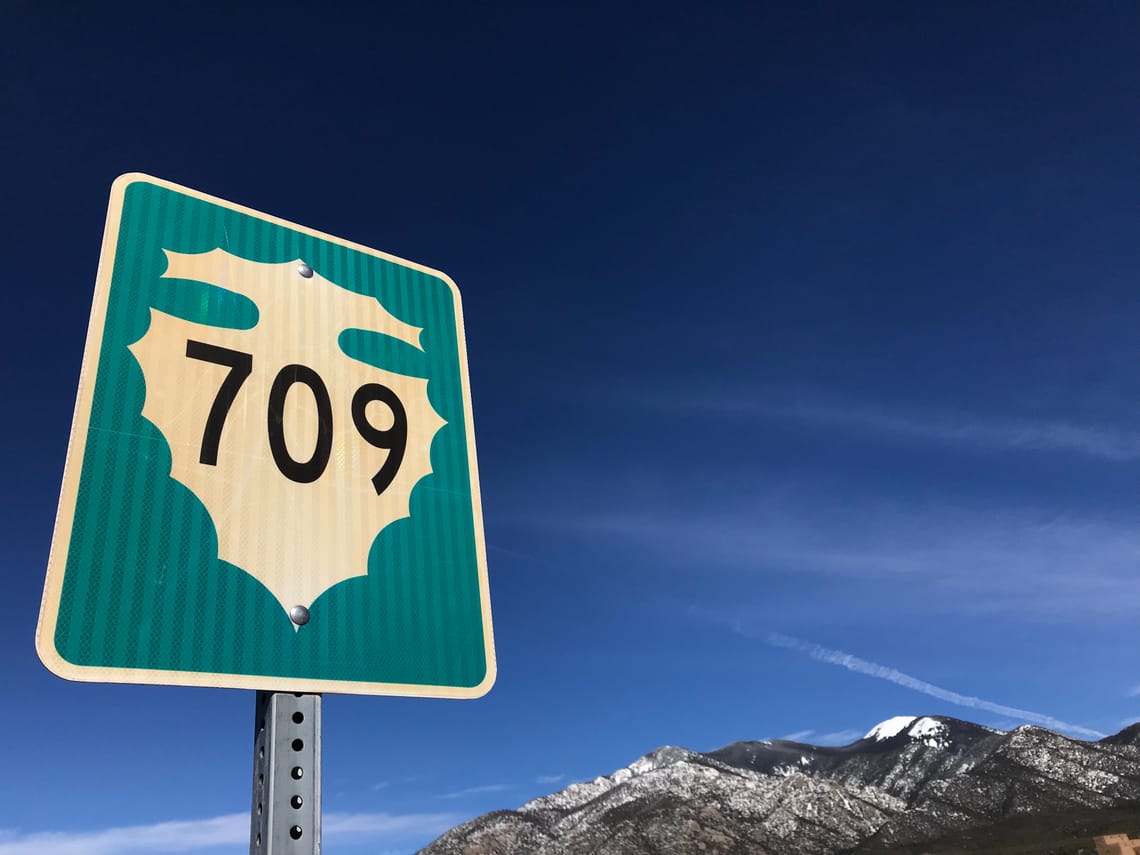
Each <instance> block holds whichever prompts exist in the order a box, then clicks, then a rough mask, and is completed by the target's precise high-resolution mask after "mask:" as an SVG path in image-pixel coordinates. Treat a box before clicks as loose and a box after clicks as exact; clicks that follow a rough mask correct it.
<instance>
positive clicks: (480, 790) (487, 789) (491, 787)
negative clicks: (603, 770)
mask: <svg viewBox="0 0 1140 855" xmlns="http://www.w3.org/2000/svg"><path fill="white" fill-rule="evenodd" d="M509 789H511V785H510V784H483V785H482V786H478V787H467V788H466V789H464V790H455V791H454V792H450V793H441V794H440V795H438V796H436V798H437V799H462V798H465V797H466V796H478V795H482V794H484V793H501V792H503V791H504V790H509ZM0 855H3V853H0Z"/></svg>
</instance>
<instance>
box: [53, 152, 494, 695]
mask: <svg viewBox="0 0 1140 855" xmlns="http://www.w3.org/2000/svg"><path fill="white" fill-rule="evenodd" d="M36 647H37V650H38V651H39V654H40V658H41V659H42V660H43V662H44V664H45V665H47V667H48V668H49V669H51V670H52V671H53V672H55V673H56V674H59V675H60V676H62V677H67V678H69V679H76V680H89V681H99V682H128V683H159V684H173V685H196V686H217V687H227V688H256V689H272V690H275V691H288V692H348V693H356V694H380V695H417V696H432V697H478V696H479V695H482V694H484V693H485V692H486V691H488V690H489V689H490V687H491V684H492V683H493V682H494V678H495V661H494V647H493V643H492V636H491V611H490V601H489V595H488V587H487V569H486V554H485V547H484V542H483V524H482V512H481V508H480V503H479V486H478V478H477V472H476V464H475V445H474V432H473V429H472V421H471V398H470V390H469V385H468V379H467V356H466V346H465V343H464V335H463V319H462V313H461V310H460V303H459V293H458V291H457V290H456V288H455V284H454V283H453V282H452V281H451V279H449V278H448V277H447V276H446V275H444V274H442V273H440V272H438V271H435V270H431V269H429V268H426V267H422V266H420V265H418V264H413V263H411V262H408V261H404V260H401V259H399V258H395V257H393V256H391V255H387V254H385V253H382V252H378V251H376V250H373V249H368V248H366V247H363V246H359V245H357V244H354V243H350V242H348V241H344V240H340V239H338V238H334V237H330V236H329V235H325V234H322V233H320V232H316V231H313V230H312V229H307V228H304V227H302V226H298V225H294V224H292V223H288V222H285V221H283V220H280V219H277V218H275V217H270V216H268V215H265V214H261V213H258V212H256V211H252V210H250V209H248V208H244V207H241V206H239V205H235V204H232V203H230V202H225V201H223V200H221V199H216V198H213V197H210V196H207V195H205V194H203V193H199V192H197V191H194V190H189V189H187V188H184V187H179V186H178V185H175V184H171V183H170V182H167V181H162V180H159V179H156V178H151V177H149V176H146V175H140V174H131V175H124V176H122V177H120V178H119V179H118V180H117V181H116V182H115V184H114V186H113V188H112V191H111V202H110V208H109V211H108V215H107V226H106V232H105V235H104V241H103V250H102V254H101V257H100V261H99V272H98V276H97V280H96V286H95V296H94V301H93V308H92V313H91V321H90V326H89V328H88V335H87V348H86V351H85V354H84V358H83V369H82V373H81V375H80V381H79V391H78V396H77V401H76V408H75V417H74V421H73V424H72V433H71V442H70V446H69V449H68V456H67V463H66V466H65V470H64V478H63V487H62V491H61V496H60V503H59V512H58V516H57V519H56V527H55V534H54V538H53V541H52V550H51V556H50V559H49V562H48V572H47V581H46V584H45V588H44V599H43V605H42V607H41V611H40V621H39V626H38V628H37V633H36Z"/></svg>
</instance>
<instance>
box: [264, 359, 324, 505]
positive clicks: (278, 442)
mask: <svg viewBox="0 0 1140 855" xmlns="http://www.w3.org/2000/svg"><path fill="white" fill-rule="evenodd" d="M294 383H302V384H304V385H305V386H308V387H309V391H310V392H312V393H313V399H314V400H315V401H316V403H317V444H316V447H315V448H314V449H313V454H312V456H311V457H310V458H309V459H308V460H306V461H304V462H301V461H298V460H294V459H293V456H292V455H291V454H290V453H289V448H288V446H286V444H285V426H284V424H283V419H284V416H285V396H286V395H288V394H289V390H290V389H291V388H293V384H294ZM267 426H268V429H269V450H270V451H271V452H273V462H274V463H276V464H277V468H278V469H280V470H281V474H282V475H284V476H285V477H286V478H288V479H289V480H290V481H296V482H298V483H300V484H310V483H312V482H313V481H316V480H317V479H318V478H320V477H321V475H323V474H324V471H325V467H326V466H328V465H329V455H330V454H331V453H332V441H333V424H332V401H331V400H329V390H328V388H327V387H326V386H325V384H324V381H323V380H321V377H320V375H319V374H317V372H316V371H314V370H313V369H312V368H309V367H308V366H305V365H286V366H285V367H284V368H282V369H281V370H280V371H278V372H277V376H276V377H275V378H274V379H273V386H272V387H271V388H270V390H269V411H268V413H267Z"/></svg>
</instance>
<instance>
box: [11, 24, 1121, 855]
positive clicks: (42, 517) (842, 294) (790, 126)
mask: <svg viewBox="0 0 1140 855" xmlns="http://www.w3.org/2000/svg"><path fill="white" fill-rule="evenodd" d="M215 11H216V12H217V14H207V12H206V11H204V10H203V9H202V8H201V7H199V6H194V7H185V8H175V7H171V8H170V9H168V10H165V11H161V12H155V11H153V10H150V9H144V8H143V7H141V6H140V7H138V8H128V7H127V6H117V7H116V8H114V9H101V10H100V11H99V12H98V14H95V13H93V12H91V11H89V10H87V9H86V8H83V7H78V6H76V7H65V6H63V5H57V6H53V7H52V8H50V9H48V8H47V7H44V6H42V4H31V3H19V4H17V6H16V7H15V11H14V12H12V13H11V14H10V15H9V16H8V19H9V22H8V27H7V32H6V37H5V53H4V55H3V59H0V62H2V63H3V71H4V74H3V77H2V79H3V80H4V86H3V89H2V90H0V99H2V107H3V109H2V114H3V116H4V117H5V121H4V126H5V131H4V134H3V135H2V140H0V146H3V148H4V151H5V154H6V158H5V163H6V164H7V169H6V170H5V182H4V184H5V199H6V204H4V205H2V206H0V224H2V225H3V232H4V234H5V236H6V238H7V239H6V242H5V243H6V252H5V274H6V278H7V282H8V289H7V293H8V295H9V296H8V302H7V306H8V311H9V318H10V324H9V326H8V331H7V333H6V335H5V336H3V338H2V340H0V347H2V348H3V357H4V362H3V364H4V365H5V366H6V367H5V371H4V379H3V383H4V395H5V400H6V402H7V404H6V407H7V409H6V413H7V414H8V417H7V418H6V419H4V421H3V426H2V430H3V442H4V445H5V448H6V454H5V461H6V478H5V482H4V483H5V493H4V511H5V512H4V514H3V515H2V519H3V522H2V525H3V532H4V542H5V544H6V545H7V549H6V550H5V559H4V562H5V563H4V565H3V573H4V579H5V580H6V582H7V586H8V587H7V593H8V597H7V601H6V608H5V610H4V613H5V620H4V621H3V622H2V623H0V642H2V643H0V668H2V671H0V673H2V674H3V676H4V679H5V680H6V682H7V685H8V687H9V695H8V702H7V703H6V704H5V712H4V714H3V718H2V721H3V722H4V727H5V732H6V734H7V736H8V740H9V743H8V751H7V764H8V768H7V770H6V772H7V773H6V774H5V776H4V783H3V784H0V855H16V853H31V852H35V853H38V855H61V854H62V853H103V852H107V853H111V852H114V853H119V852H140V853H142V852H147V853H149V852H160V851H161V852H180V853H214V852H223V851H242V848H243V846H244V845H245V841H246V839H247V837H246V835H247V827H248V803H249V775H250V769H251V762H252V758H251V756H250V751H251V749H250V736H251V726H252V715H253V695H252V693H251V692H239V691H232V690H214V689H190V688H172V687H147V686H126V685H96V684H77V683H67V682H64V681H62V680H59V679H57V678H56V677H54V676H52V675H51V674H49V673H48V672H47V671H46V670H45V669H44V668H43V667H42V666H41V665H40V663H39V661H38V660H37V658H36V655H35V651H34V648H33V636H34V628H35V622H36V617H37V613H38V608H39V599H40V593H41V590H42V584H43V572H44V568H45V566H46V562H47V555H48V549H49V546H50V541H51V531H52V526H53V523H54V515H55V504H56V500H57V497H58V488H59V482H60V477H61V474H62V470H63V461H64V455H65V452H66V448H67V437H68V432H69V429H70V419H71V411H72V406H73V403H74V391H75V384H76V381H77V378H78V373H79V365H80V359H81V355H82V350H83V341H84V336H85V331H86V323H87V315H88V310H89V306H90V293H91V288H92V284H93V282H94V276H95V268H96V264H97V259H98V250H99V245H100V241H101V237H102V229H103V220H104V216H105V207H106V199H107V194H108V191H109V188H110V185H111V182H112V180H113V179H114V178H115V177H116V176H117V175H119V174H121V173H124V172H129V171H142V172H147V173H150V174H153V175H157V176H160V177H162V178H166V179H169V180H172V181H176V182H179V183H181V184H184V185H187V186H189V187H193V188H195V189H199V190H202V191H204V192H206V193H210V194H212V195H215V196H219V197H221V198H224V199H230V200H233V201H236V202H239V203H242V204H245V205H248V206H250V207H252V208H254V209H257V210H261V211H266V212H269V213H271V214H274V215H277V216H280V217H283V218H285V219H288V220H291V221H294V222H298V223H302V224H304V225H307V226H311V227H313V228H316V229H320V230H322V231H325V232H328V233H331V234H334V235H338V236H342V237H345V238H347V239H350V240H353V241H356V242H359V243H362V244H365V245H368V246H373V247H376V248H379V249H382V250H385V251H388V252H391V253H394V254H396V255H399V256H402V257H404V258H409V259H412V260H414V261H417V262H421V263H423V264H426V265H429V266H431V267H435V268H438V269H441V270H444V271H446V272H447V273H448V274H450V275H451V276H452V277H453V278H454V279H455V280H456V281H457V282H458V284H459V287H460V289H461V291H462V293H463V295H464V311H465V316H466V324H467V335H468V349H469V358H470V373H471V385H472V396H473V401H474V412H475V426H476V435H477V439H478V447H479V465H480V474H481V481H482V492H483V497H484V513H485V518H486V532H487V542H488V556H489V575H490V584H491V601H492V611H493V614H494V621H495V636H496V649H497V657H498V663H499V677H498V682H497V684H496V686H495V687H494V688H493V689H492V691H491V692H490V694H489V695H487V696H486V697H485V698H483V699H480V700H476V701H443V700H414V699H401V698H368V697H349V696H326V697H325V701H324V743H323V745H324V804H325V822H326V833H325V851H327V852H329V853H331V855H356V853H386V852H409V851H412V850H413V849H415V848H416V847H417V846H420V845H422V844H424V843H426V842H427V841H429V840H430V839H432V838H434V836H436V835H437V834H438V833H440V832H441V831H443V830H445V829H446V828H448V827H450V826H451V825H452V824H454V823H456V822H459V821H462V820H464V819H467V818H470V817H472V816H475V815H478V814H480V813H482V812H485V811H487V810H490V809H495V808H510V807H515V806H518V805H520V804H522V803H523V802H525V801H527V800H528V799H530V798H533V797H535V796H537V795H540V794H544V793H547V792H550V791H552V790H554V789H558V788H560V787H562V786H564V785H565V784H567V783H570V782H572V781H575V780H582V779H586V778H591V777H593V776H595V775H598V774H604V773H608V772H610V771H612V770H613V769H615V768H618V767H620V766H622V765H625V764H627V763H629V762H630V761H632V760H633V759H634V758H636V757H637V756H639V755H641V754H643V753H645V752H647V751H649V750H651V749H653V748H655V747H657V746H659V745H663V744H667V743H672V744H680V745H684V746H687V747H689V748H693V749H697V750H709V749H713V748H717V747H719V746H721V745H723V744H726V743H728V742H731V741H734V740H738V739H764V738H779V737H790V738H798V739H802V740H805V741H809V742H816V743H830V744H839V743H845V742H848V741H850V740H852V739H854V738H858V737H859V736H861V735H862V734H863V733H865V732H866V731H867V730H869V729H870V728H871V727H872V726H874V725H875V724H876V723H878V722H879V721H882V720H883V719H886V718H889V717H891V716H894V715H902V714H915V715H917V714H942V715H953V716H959V717H962V718H967V719H971V720H974V721H979V722H982V723H985V724H989V725H993V726H998V727H1007V728H1008V727H1014V726H1017V725H1019V724H1024V723H1032V724H1043V725H1045V726H1049V727H1053V728H1055V729H1058V730H1060V731H1062V732H1066V733H1069V734H1071V735H1074V736H1079V737H1083V738H1096V737H1098V736H1099V735H1101V734H1108V733H1113V732H1116V731H1117V730H1119V729H1120V728H1121V727H1122V726H1124V725H1125V724H1127V723H1129V722H1131V721H1133V720H1135V719H1136V718H1138V717H1140V702H1138V696H1140V666H1138V665H1137V663H1136V656H1135V650H1136V645H1137V641H1138V640H1140V632H1138V630H1137V621H1136V616H1137V614H1138V613H1140V586H1138V585H1137V584H1136V580H1137V577H1138V575H1140V528H1138V523H1140V488H1138V485H1140V477H1138V476H1140V404H1138V396H1137V389H1138V387H1140V379H1138V378H1140V371H1138V368H1137V366H1138V365H1140V337H1138V336H1137V335H1136V330H1137V328H1138V327H1140V288H1138V283H1140V280H1138V276H1137V271H1140V240H1138V239H1137V238H1138V237H1140V235H1138V219H1137V215H1138V208H1137V201H1136V200H1137V199H1140V171H1138V170H1137V169H1136V160H1137V157H1136V152H1137V150H1138V143H1140V118H1138V117H1140V109H1138V107H1140V103H1138V92H1140V88H1138V86H1140V63H1138V61H1137V58H1136V51H1135V43H1136V37H1137V35H1138V25H1140V13H1138V12H1137V10H1136V9H1135V8H1134V7H1131V6H1129V5H1128V4H1122V3H1116V4H1110V3H1101V4H1072V3H1052V4H1049V3H1047V4H1039V3H1034V4H1028V3H1026V4H1018V3H1008V4H1000V5H999V6H997V7H994V6H993V5H991V4H968V3H967V4H952V5H946V6H943V7H941V8H930V7H929V5H928V4H908V3H881V4H873V5H870V6H867V5H860V6H858V7H856V6H853V5H851V4H838V3H836V4H811V3H808V4H804V3H794V4H787V5H778V4H777V5H765V6H763V7H762V8H756V7H755V6H754V5H751V4H750V5H743V4H742V5H740V6H735V5H718V6H716V7H705V6H703V5H700V6H699V5H697V4H693V5H689V6H681V5H674V4H645V5H632V4H625V5H621V6H617V7H615V6H614V5H613V4H610V5H604V6H603V5H573V6H572V5H548V4H522V5H510V4H507V5H500V6H495V7H494V8H491V9H485V8H482V7H481V8H479V9H478V10H477V11H475V10H467V11H464V10H457V9H453V8H449V7H446V6H430V5H422V4H416V5H415V6H414V8H412V7H407V8H379V7H377V9H375V10H373V11H371V12H356V11H347V10H341V11H331V12H317V11H314V10H313V9H312V8H311V7H309V6H293V5H290V4H274V5H272V6H266V7H264V8H262V9H260V10H256V9H254V8H253V7H246V8H245V9H242V10H231V9H227V10H225V12H224V13H222V12H221V10H220V9H219V10H215Z"/></svg>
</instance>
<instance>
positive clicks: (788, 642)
mask: <svg viewBox="0 0 1140 855" xmlns="http://www.w3.org/2000/svg"><path fill="white" fill-rule="evenodd" d="M767 641H768V643H769V644H771V645H774V646H775V647H784V648H787V649H788V650H795V651H796V652H797V653H804V654H806V655H808V656H810V657H811V658H812V659H814V660H816V661H817V662H826V663H827V664H828V665H841V666H842V667H844V668H846V669H847V670H848V671H855V672H856V673H858V674H866V675H867V676H868V677H875V678H877V679H879V680H886V681H887V682H890V683H895V684H896V685H899V686H905V687H906V688H908V689H913V690H914V691H916V692H922V693H923V694H924V695H930V696H931V697H932V698H938V699H939V700H942V701H947V702H949V703H952V704H957V705H958V706H961V707H969V708H970V709H975V710H986V711H987V712H992V713H997V714H999V715H1006V716H1010V717H1011V718H1018V719H1021V720H1022V721H1028V722H1032V723H1034V724H1039V725H1041V726H1042V727H1048V728H1050V729H1052V730H1063V731H1067V732H1069V733H1075V734H1078V735H1080V736H1084V737H1087V738H1089V739H1100V738H1102V737H1104V736H1105V735H1106V734H1103V733H1101V732H1099V731H1096V730H1092V729H1090V728H1087V727H1081V726H1080V725H1078V724H1069V723H1068V722H1064V721H1061V720H1060V719H1056V718H1053V717H1052V716H1048V715H1042V714H1041V713H1035V712H1031V711H1029V710H1020V709H1017V707H1007V706H1006V705H1005V704H995V703H994V702H993V701H987V700H984V699H982V698H975V697H972V696H970V695H961V694H958V692H951V691H950V690H949V689H943V688H940V687H939V686H935V685H934V684H933V683H927V682H926V681H925V680H919V679H918V678H917V677H912V676H910V675H909V674H904V673H903V672H902V671H899V670H897V669H895V668H888V667H887V666H886V665H878V664H876V663H874V662H868V661H867V660H866V659H860V658H859V657H858V656H852V655H851V654H850V653H844V652H843V651H841V650H832V649H831V648H828V647H823V646H821V645H819V644H813V643H812V642H810V641H802V640H800V639H798V638H792V637H791V636H789V635H781V634H780V633H778V632H773V633H769V634H768V637H767Z"/></svg>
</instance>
